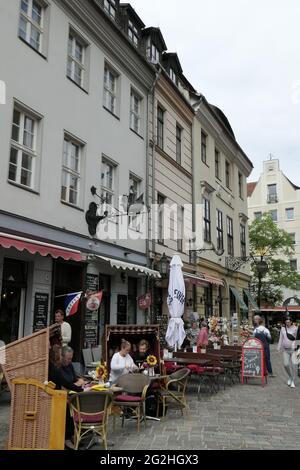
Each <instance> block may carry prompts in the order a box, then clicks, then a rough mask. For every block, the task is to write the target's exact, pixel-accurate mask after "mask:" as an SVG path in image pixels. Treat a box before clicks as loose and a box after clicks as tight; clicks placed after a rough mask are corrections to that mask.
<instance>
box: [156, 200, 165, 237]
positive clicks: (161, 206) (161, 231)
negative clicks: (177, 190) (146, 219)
mask: <svg viewBox="0 0 300 470" xmlns="http://www.w3.org/2000/svg"><path fill="white" fill-rule="evenodd" d="M165 201H166V198H165V197H164V196H162V195H161V194H158V195H157V205H158V224H157V225H158V227H157V228H158V237H157V242H158V243H160V244H161V245H163V244H164V242H165V240H164V204H165Z"/></svg>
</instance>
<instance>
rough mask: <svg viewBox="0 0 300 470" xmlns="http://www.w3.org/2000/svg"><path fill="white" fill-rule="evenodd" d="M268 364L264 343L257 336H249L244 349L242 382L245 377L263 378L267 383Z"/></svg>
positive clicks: (263, 381) (263, 382)
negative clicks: (266, 364) (266, 362)
mask: <svg viewBox="0 0 300 470" xmlns="http://www.w3.org/2000/svg"><path fill="white" fill-rule="evenodd" d="M265 377H266V366H265V351H264V346H263V343H262V342H261V341H260V340H259V339H256V338H249V339H247V341H245V343H244V344H243V349H242V383H244V378H246V379H247V378H261V380H262V385H263V386H264V384H265Z"/></svg>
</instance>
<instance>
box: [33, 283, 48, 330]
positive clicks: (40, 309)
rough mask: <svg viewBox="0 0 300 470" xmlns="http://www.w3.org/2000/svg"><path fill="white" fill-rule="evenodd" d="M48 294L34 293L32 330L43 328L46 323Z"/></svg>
mask: <svg viewBox="0 0 300 470" xmlns="http://www.w3.org/2000/svg"><path fill="white" fill-rule="evenodd" d="M48 303H49V294H42V293H38V292H37V293H36V294H35V296H34V315H33V332H34V333H35V332H36V331H40V330H43V329H44V328H46V327H47V323H48Z"/></svg>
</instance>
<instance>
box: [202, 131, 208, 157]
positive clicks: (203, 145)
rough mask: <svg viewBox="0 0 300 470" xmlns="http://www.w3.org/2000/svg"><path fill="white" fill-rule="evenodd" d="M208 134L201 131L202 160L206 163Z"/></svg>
mask: <svg viewBox="0 0 300 470" xmlns="http://www.w3.org/2000/svg"><path fill="white" fill-rule="evenodd" d="M206 150H207V135H206V134H204V132H201V160H202V161H203V163H206V157H207V155H206Z"/></svg>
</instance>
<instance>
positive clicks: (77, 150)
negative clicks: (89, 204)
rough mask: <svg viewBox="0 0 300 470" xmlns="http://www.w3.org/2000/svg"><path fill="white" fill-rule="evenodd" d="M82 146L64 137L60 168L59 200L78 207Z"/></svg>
mask: <svg viewBox="0 0 300 470" xmlns="http://www.w3.org/2000/svg"><path fill="white" fill-rule="evenodd" d="M81 154H82V146H81V145H80V144H79V143H78V142H76V141H74V140H73V139H71V138H69V137H68V136H65V140H64V154H63V167H62V184H61V200H62V201H63V202H67V203H69V204H73V205H74V206H79V191H80V169H81Z"/></svg>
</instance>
